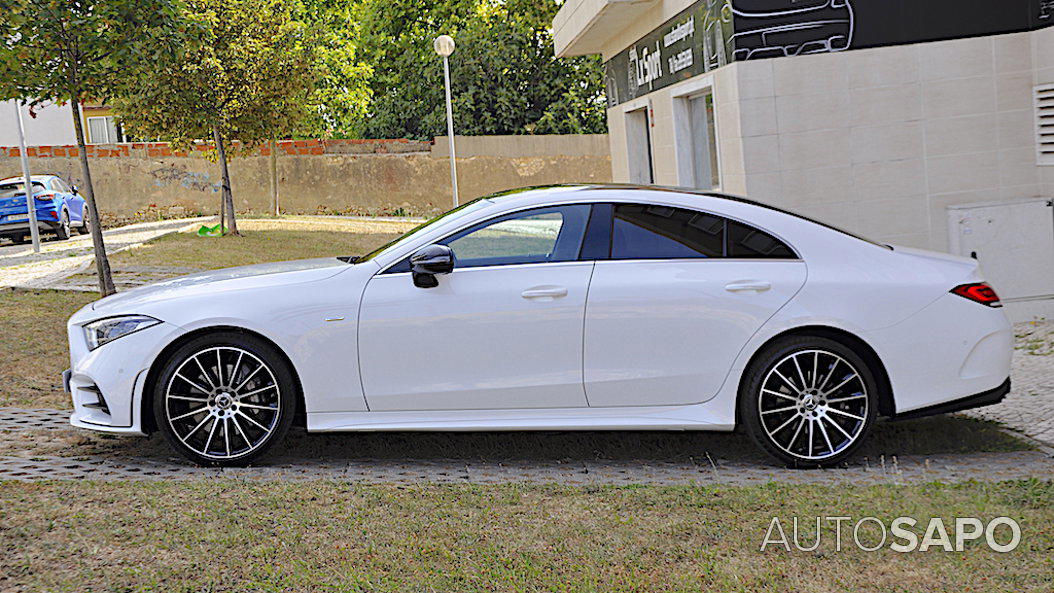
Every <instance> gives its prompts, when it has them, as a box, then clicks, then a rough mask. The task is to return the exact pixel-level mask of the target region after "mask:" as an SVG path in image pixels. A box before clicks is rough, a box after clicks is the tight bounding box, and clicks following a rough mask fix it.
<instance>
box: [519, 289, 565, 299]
mask: <svg viewBox="0 0 1054 593" xmlns="http://www.w3.org/2000/svg"><path fill="white" fill-rule="evenodd" d="M520 296H522V297H523V298H525V299H550V300H552V299H558V298H560V297H565V296H567V288H565V287H563V286H535V287H534V288H528V289H527V290H525V291H523V292H521V293H520Z"/></svg>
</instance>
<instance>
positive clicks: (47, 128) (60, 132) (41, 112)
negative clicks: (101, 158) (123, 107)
mask: <svg viewBox="0 0 1054 593" xmlns="http://www.w3.org/2000/svg"><path fill="white" fill-rule="evenodd" d="M21 109H22V125H23V126H24V127H25V131H26V146H66V145H71V144H76V143H77V136H76V134H74V132H73V110H72V108H71V107H70V105H69V103H64V104H61V105H59V104H56V103H44V104H42V105H39V106H36V107H33V108H32V109H31V108H29V107H26V106H24V105H23V106H22V108H21ZM81 117H82V118H83V120H82V121H83V122H84V137H85V141H86V142H87V143H88V144H107V143H112V142H123V141H124V140H125V138H124V136H123V135H122V134H121V130H120V126H118V125H117V123H116V122H115V121H114V115H113V111H111V110H110V109H109V108H108V107H106V106H103V105H96V104H91V103H89V104H85V105H84V106H83V108H82V110H81ZM16 126H17V120H16V119H15V102H14V101H6V102H0V146H18V128H17V127H16Z"/></svg>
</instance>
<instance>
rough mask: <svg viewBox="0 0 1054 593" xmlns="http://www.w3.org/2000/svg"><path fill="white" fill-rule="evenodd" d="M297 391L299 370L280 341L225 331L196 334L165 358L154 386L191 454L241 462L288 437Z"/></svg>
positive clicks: (164, 429)
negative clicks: (283, 352) (278, 344)
mask: <svg viewBox="0 0 1054 593" xmlns="http://www.w3.org/2000/svg"><path fill="white" fill-rule="evenodd" d="M295 392H296V382H295V381H294V380H293V375H292V372H291V370H290V369H289V366H288V364H287V363H286V362H285V360H284V359H283V357H282V356H281V355H280V354H279V353H278V351H277V350H275V348H274V347H273V346H271V345H270V344H268V343H267V342H265V341H263V340H261V339H259V338H257V337H255V336H251V335H248V334H242V333H238V332H218V333H215V334H208V335H205V336H202V337H200V338H197V339H194V340H191V341H190V342H188V343H187V344H185V345H183V346H182V347H181V348H179V349H178V350H176V352H175V353H173V355H172V356H171V357H170V358H169V359H168V361H167V362H166V363H165V366H164V367H163V369H162V371H161V374H160V376H159V377H158V381H157V383H156V386H155V388H154V401H153V404H154V419H155V420H156V422H157V426H158V429H159V430H160V431H161V433H162V434H163V435H164V436H165V438H166V440H168V442H169V443H170V444H171V445H172V446H173V447H174V448H175V449H176V450H178V451H179V452H180V453H182V454H183V455H184V456H186V457H187V458H188V459H190V460H192V461H194V462H196V463H199V464H203V465H223V466H240V465H245V464H247V463H249V462H251V461H253V460H254V459H257V458H259V457H260V456H261V455H263V454H264V453H265V452H266V451H267V450H268V449H270V448H271V447H272V446H273V445H274V444H275V443H276V442H278V441H280V440H282V438H283V437H284V436H285V434H286V432H287V431H288V430H289V426H290V425H291V424H292V422H293V416H294V414H295V413H296V402H297V398H296V393H295Z"/></svg>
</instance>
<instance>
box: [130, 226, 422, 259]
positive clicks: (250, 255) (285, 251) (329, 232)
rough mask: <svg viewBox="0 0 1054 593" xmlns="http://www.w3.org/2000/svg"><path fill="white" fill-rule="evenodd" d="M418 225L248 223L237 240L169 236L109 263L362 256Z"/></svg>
mask: <svg viewBox="0 0 1054 593" xmlns="http://www.w3.org/2000/svg"><path fill="white" fill-rule="evenodd" d="M415 226H417V223H412V222H388V221H358V220H348V219H331V220H326V219H323V218H312V217H291V218H278V219H246V220H241V221H239V222H238V229H239V231H241V233H242V235H241V236H239V237H235V236H230V235H228V236H226V237H199V236H197V235H196V234H195V233H172V234H170V235H165V236H163V237H160V238H159V239H156V240H154V241H150V242H149V243H146V244H145V245H143V246H142V247H137V248H135V249H129V250H127V251H122V252H121V253H118V254H116V255H114V256H113V257H112V258H111V259H110V263H111V265H112V266H113V267H114V269H115V270H118V271H119V270H121V269H122V268H128V267H135V266H160V267H165V266H175V267H186V268H195V269H203V270H214V269H217V268H229V267H232V266H244V265H249V264H258V263H264V262H274V261H283V260H290V259H306V258H310V257H336V256H338V255H363V254H366V253H369V252H370V251H373V250H374V249H376V248H377V247H380V246H381V245H384V244H385V243H387V242H388V241H391V240H392V239H394V238H396V237H398V236H399V235H401V234H403V233H405V232H406V231H408V230H410V229H412V228H413V227H415Z"/></svg>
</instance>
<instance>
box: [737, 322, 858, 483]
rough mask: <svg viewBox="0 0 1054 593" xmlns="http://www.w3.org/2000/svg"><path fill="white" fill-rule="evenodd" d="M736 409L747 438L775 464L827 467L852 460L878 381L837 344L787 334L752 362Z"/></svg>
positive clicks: (846, 349)
mask: <svg viewBox="0 0 1054 593" xmlns="http://www.w3.org/2000/svg"><path fill="white" fill-rule="evenodd" d="M814 367H815V369H816V370H813V369H814ZM738 411H739V421H740V424H741V425H742V426H743V427H744V428H745V429H746V432H747V434H749V435H750V437H751V438H752V439H753V440H754V442H755V443H757V445H758V446H759V447H760V448H761V449H762V450H764V451H765V452H766V453H768V454H769V455H771V456H772V457H773V458H774V459H776V460H777V461H779V462H780V463H782V464H785V465H787V466H789V467H795V468H810V467H812V468H815V467H830V466H834V465H838V464H839V463H841V462H842V461H844V460H845V459H847V458H848V457H849V456H850V455H852V454H853V452H854V451H855V450H856V449H857V447H859V446H860V443H861V442H863V440H864V439H865V438H866V437H867V435H868V433H870V431H871V428H872V426H874V423H875V418H876V416H877V411H878V383H877V382H876V380H875V373H874V371H873V370H872V369H871V368H870V367H869V366H868V364H867V362H865V361H864V359H863V358H861V357H860V356H859V355H857V354H856V352H854V351H853V350H852V349H851V348H849V347H848V346H846V345H845V344H842V343H841V342H837V341H835V340H831V339H828V338H822V337H819V336H790V337H786V338H781V339H778V340H776V341H775V342H773V343H771V344H769V345H768V346H766V347H765V348H764V349H763V350H762V351H761V352H759V353H758V355H757V356H756V357H755V359H754V361H753V362H752V363H751V365H750V367H749V368H748V369H747V371H746V376H745V380H744V381H743V382H742V387H741V389H740V393H739V410H738ZM806 429H808V432H806Z"/></svg>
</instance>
